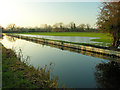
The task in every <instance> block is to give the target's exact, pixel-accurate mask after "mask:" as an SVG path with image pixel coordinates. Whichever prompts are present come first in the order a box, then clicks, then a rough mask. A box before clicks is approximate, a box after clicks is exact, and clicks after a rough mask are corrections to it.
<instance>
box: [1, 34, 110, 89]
mask: <svg viewBox="0 0 120 90" xmlns="http://www.w3.org/2000/svg"><path fill="white" fill-rule="evenodd" d="M0 42H1V43H2V44H3V45H4V46H5V47H6V48H10V49H14V50H15V52H16V53H18V51H19V49H21V50H22V53H23V55H24V58H26V57H27V56H30V61H29V63H30V64H32V65H33V66H34V67H36V68H37V67H38V66H45V65H49V64H50V63H51V62H52V63H54V64H55V66H54V69H53V74H54V75H56V76H58V77H59V83H60V85H59V87H61V86H62V84H65V86H66V87H67V88H95V87H97V82H96V80H95V74H94V73H95V70H96V69H95V67H96V65H98V64H99V63H102V62H109V60H105V59H100V58H95V57H91V56H86V55H83V54H80V53H75V52H70V51H66V50H60V49H58V48H54V47H50V46H46V45H41V44H37V43H33V42H30V41H26V40H21V39H17V38H14V39H12V38H11V37H8V36H4V38H3V40H1V41H0Z"/></svg>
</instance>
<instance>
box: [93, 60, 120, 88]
mask: <svg viewBox="0 0 120 90" xmlns="http://www.w3.org/2000/svg"><path fill="white" fill-rule="evenodd" d="M95 79H96V82H97V87H98V88H120V63H117V62H114V61H111V62H108V63H101V64H98V65H97V66H96V71H95Z"/></svg>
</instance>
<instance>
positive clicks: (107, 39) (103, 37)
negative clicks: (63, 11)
mask: <svg viewBox="0 0 120 90" xmlns="http://www.w3.org/2000/svg"><path fill="white" fill-rule="evenodd" d="M21 34H30V35H50V36H79V37H99V39H92V40H91V41H95V42H102V44H98V45H103V46H104V45H106V43H110V44H111V43H112V38H111V37H110V35H109V34H108V33H94V32H43V33H38V32H37V33H36V32H35V33H21ZM95 45H97V44H95Z"/></svg>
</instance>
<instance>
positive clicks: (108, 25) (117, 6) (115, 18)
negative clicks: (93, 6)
mask: <svg viewBox="0 0 120 90" xmlns="http://www.w3.org/2000/svg"><path fill="white" fill-rule="evenodd" d="M100 11H101V12H100V13H99V16H98V21H97V25H98V28H99V29H100V30H101V31H103V32H107V33H110V34H111V36H112V37H113V43H112V47H114V48H117V47H118V46H119V45H120V16H119V15H120V1H119V2H103V3H102V4H101V7H100Z"/></svg>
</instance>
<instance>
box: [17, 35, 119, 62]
mask: <svg viewBox="0 0 120 90" xmlns="http://www.w3.org/2000/svg"><path fill="white" fill-rule="evenodd" d="M18 38H20V39H21V37H18ZM22 39H25V40H27V41H31V42H34V43H38V44H41V45H42V46H43V47H44V45H47V46H50V47H55V48H59V49H61V50H67V51H71V52H75V53H80V54H83V55H87V56H92V57H97V58H102V59H107V60H111V61H113V60H115V61H117V62H120V58H119V57H111V56H108V55H104V54H98V53H94V52H89V51H83V50H80V49H74V48H70V47H65V46H60V45H56V44H51V43H47V42H40V41H39V39H30V38H22Z"/></svg>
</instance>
